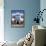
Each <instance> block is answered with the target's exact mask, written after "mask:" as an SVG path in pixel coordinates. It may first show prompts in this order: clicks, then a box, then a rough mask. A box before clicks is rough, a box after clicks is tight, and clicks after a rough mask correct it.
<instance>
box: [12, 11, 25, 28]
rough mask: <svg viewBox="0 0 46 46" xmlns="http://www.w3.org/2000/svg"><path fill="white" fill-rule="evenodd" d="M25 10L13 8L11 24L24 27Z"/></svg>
mask: <svg viewBox="0 0 46 46" xmlns="http://www.w3.org/2000/svg"><path fill="white" fill-rule="evenodd" d="M24 17H25V13H24V10H11V26H12V27H24Z"/></svg>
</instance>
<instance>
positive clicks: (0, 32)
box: [0, 0, 4, 42]
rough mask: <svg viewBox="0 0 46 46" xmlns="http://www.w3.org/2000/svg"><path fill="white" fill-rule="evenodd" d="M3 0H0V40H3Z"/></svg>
mask: <svg viewBox="0 0 46 46" xmlns="http://www.w3.org/2000/svg"><path fill="white" fill-rule="evenodd" d="M3 4H4V3H3V0H0V42H2V41H4V8H3V6H4V5H3Z"/></svg>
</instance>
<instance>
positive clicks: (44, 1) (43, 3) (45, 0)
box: [40, 0, 46, 43]
mask: <svg viewBox="0 0 46 46" xmlns="http://www.w3.org/2000/svg"><path fill="white" fill-rule="evenodd" d="M43 9H46V0H40V10H41V11H42V10H43ZM42 17H43V19H44V21H43V22H42V21H40V25H42V26H45V27H46V11H45V12H44V13H43V15H42ZM45 41H46V38H45ZM45 43H46V42H45Z"/></svg>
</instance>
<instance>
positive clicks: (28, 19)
mask: <svg viewBox="0 0 46 46" xmlns="http://www.w3.org/2000/svg"><path fill="white" fill-rule="evenodd" d="M4 2H5V3H4V20H5V21H4V32H5V33H4V36H5V40H7V41H18V40H19V39H20V38H22V37H24V36H25V35H26V34H27V33H28V32H29V31H31V29H32V21H33V19H34V17H36V16H37V15H36V14H35V13H34V12H36V11H37V10H35V9H40V1H39V0H4ZM11 10H25V27H24V28H11V21H10V20H11Z"/></svg>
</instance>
